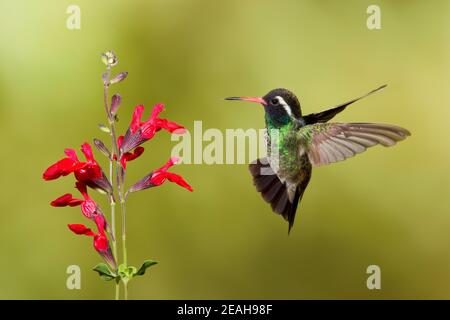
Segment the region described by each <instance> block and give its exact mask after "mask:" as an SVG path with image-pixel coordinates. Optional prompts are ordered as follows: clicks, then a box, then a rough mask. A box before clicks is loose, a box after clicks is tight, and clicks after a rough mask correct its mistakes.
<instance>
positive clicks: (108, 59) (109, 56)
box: [102, 51, 119, 67]
mask: <svg viewBox="0 0 450 320" xmlns="http://www.w3.org/2000/svg"><path fill="white" fill-rule="evenodd" d="M102 62H103V63H104V64H106V65H107V66H108V67H114V66H115V65H117V64H118V63H119V59H117V57H116V55H115V54H114V52H113V51H108V52H105V53H102Z"/></svg>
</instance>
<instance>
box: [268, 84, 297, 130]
mask: <svg viewBox="0 0 450 320" xmlns="http://www.w3.org/2000/svg"><path fill="white" fill-rule="evenodd" d="M263 99H264V100H265V101H266V102H267V105H266V106H265V107H264V108H265V110H266V113H267V114H268V116H269V117H270V118H271V119H273V120H274V121H277V122H280V123H284V122H286V121H289V119H290V118H296V119H300V118H301V116H302V113H301V109H300V102H299V101H298V99H297V97H296V96H295V94H293V93H292V92H291V91H289V90H287V89H282V88H280V89H274V90H272V91H270V92H269V93H268V94H266V95H265V96H264V97H263Z"/></svg>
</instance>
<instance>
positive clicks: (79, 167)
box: [43, 143, 112, 194]
mask: <svg viewBox="0 0 450 320" xmlns="http://www.w3.org/2000/svg"><path fill="white" fill-rule="evenodd" d="M81 151H82V152H83V154H84V156H85V157H86V161H80V160H79V159H78V157H77V154H76V152H75V150H73V149H65V150H64V153H65V154H66V158H64V159H61V160H59V161H58V162H56V163H54V164H52V165H51V166H50V167H48V168H47V170H45V172H44V174H43V179H44V180H54V179H58V178H59V177H61V176H67V175H68V174H70V173H74V175H75V178H76V179H77V180H78V181H80V182H83V183H85V184H86V185H88V186H89V187H91V188H93V189H97V190H101V191H104V192H106V193H108V194H112V186H111V183H110V182H109V181H108V179H107V178H106V175H105V174H104V172H103V170H102V169H101V167H100V166H99V164H98V163H97V161H95V159H94V154H93V153H92V148H91V146H90V144H89V143H83V145H82V146H81Z"/></svg>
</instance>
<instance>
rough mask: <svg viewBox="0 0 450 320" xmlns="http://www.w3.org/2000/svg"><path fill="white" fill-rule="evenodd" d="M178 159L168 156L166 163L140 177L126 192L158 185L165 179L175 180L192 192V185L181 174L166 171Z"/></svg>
mask: <svg viewBox="0 0 450 320" xmlns="http://www.w3.org/2000/svg"><path fill="white" fill-rule="evenodd" d="M178 160H179V159H178V158H177V157H172V158H170V159H169V161H167V163H166V164H165V165H164V166H162V167H161V168H159V169H157V170H154V171H152V172H151V173H150V174H148V175H146V176H145V177H144V178H142V179H141V180H139V181H138V182H136V183H135V184H134V185H132V186H131V187H130V189H129V190H128V193H131V192H136V191H140V190H144V189H148V188H152V187H156V186H160V185H162V184H163V183H164V182H165V181H166V180H169V181H170V182H175V183H176V184H178V185H179V186H181V187H183V188H185V189H187V190H189V191H191V192H192V191H193V189H192V187H191V186H190V185H189V184H188V183H187V182H186V181H185V180H184V179H183V177H182V176H180V175H178V174H175V173H172V172H168V171H167V170H168V169H169V168H170V167H172V166H173V165H174V164H175V163H177V162H178Z"/></svg>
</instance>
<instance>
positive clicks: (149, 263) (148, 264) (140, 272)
mask: <svg viewBox="0 0 450 320" xmlns="http://www.w3.org/2000/svg"><path fill="white" fill-rule="evenodd" d="M157 263H158V262H156V261H153V260H145V261H144V263H143V264H142V266H141V267H140V268H139V270H138V271H137V272H136V273H135V275H136V276H142V275H144V274H145V271H146V270H147V268H149V267H151V266H153V265H155V264H157Z"/></svg>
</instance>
